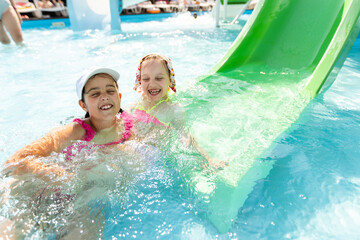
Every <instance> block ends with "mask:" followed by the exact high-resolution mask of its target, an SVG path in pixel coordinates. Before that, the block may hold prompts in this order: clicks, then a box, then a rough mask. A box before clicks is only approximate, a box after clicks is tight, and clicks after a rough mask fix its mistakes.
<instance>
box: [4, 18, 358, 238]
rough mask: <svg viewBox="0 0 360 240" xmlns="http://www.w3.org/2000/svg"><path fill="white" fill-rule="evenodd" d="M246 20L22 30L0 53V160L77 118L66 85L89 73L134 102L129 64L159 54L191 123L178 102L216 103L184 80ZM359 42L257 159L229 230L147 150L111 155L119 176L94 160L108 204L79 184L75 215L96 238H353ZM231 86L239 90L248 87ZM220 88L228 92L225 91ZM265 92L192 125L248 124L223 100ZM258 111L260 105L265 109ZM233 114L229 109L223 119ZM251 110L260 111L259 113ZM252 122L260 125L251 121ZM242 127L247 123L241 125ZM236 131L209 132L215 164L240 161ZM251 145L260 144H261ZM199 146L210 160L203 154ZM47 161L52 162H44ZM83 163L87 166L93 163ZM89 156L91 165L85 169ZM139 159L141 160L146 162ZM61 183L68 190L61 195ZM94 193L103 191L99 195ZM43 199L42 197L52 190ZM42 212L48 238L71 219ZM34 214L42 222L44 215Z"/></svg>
mask: <svg viewBox="0 0 360 240" xmlns="http://www.w3.org/2000/svg"><path fill="white" fill-rule="evenodd" d="M247 18H248V15H245V16H243V18H242V19H241V21H240V23H239V24H237V25H234V26H228V27H224V28H220V29H216V28H214V27H213V26H214V21H213V20H212V19H211V17H210V16H208V15H206V14H205V15H203V16H200V17H198V18H197V19H193V18H192V17H191V15H190V14H182V15H178V16H176V17H172V18H167V19H164V20H162V21H150V22H149V21H146V22H142V23H139V22H125V23H124V24H123V26H122V28H123V33H121V34H111V33H110V32H107V31H86V32H80V33H73V32H72V31H71V30H70V29H69V28H64V29H51V30H47V29H28V30H24V39H26V45H25V46H23V47H16V46H14V45H10V46H0V59H2V65H1V66H0V83H1V86H2V94H1V96H0V101H1V102H2V103H3V104H2V105H1V107H0V126H1V132H0V162H1V163H3V162H4V161H5V160H6V159H7V158H8V157H9V156H10V155H12V154H13V153H14V152H15V151H16V150H17V149H19V148H21V147H22V146H24V145H25V144H27V143H29V142H31V141H33V140H35V139H37V138H39V137H41V136H43V135H44V134H45V133H46V132H48V131H49V130H50V129H52V128H54V127H56V126H60V125H63V124H65V123H68V122H70V121H71V120H72V119H73V118H74V117H82V116H83V112H82V110H81V109H80V108H79V107H78V105H77V98H76V94H75V86H74V81H75V79H76V78H77V76H78V75H79V73H80V72H81V71H82V70H83V69H84V68H86V67H89V66H93V65H101V66H107V67H112V68H115V69H117V70H118V71H119V72H120V74H121V78H120V79H121V80H120V82H119V83H120V84H119V85H120V91H121V92H122V94H123V99H122V101H123V103H122V104H123V105H124V107H125V108H126V106H129V105H130V104H131V103H133V102H135V101H136V100H137V98H138V95H137V93H136V92H134V91H133V90H132V86H133V82H134V80H135V71H136V67H137V64H138V61H139V59H141V57H142V56H144V55H145V54H147V53H150V52H158V53H163V54H164V55H167V56H169V57H170V58H171V59H172V60H173V64H174V69H175V72H176V79H177V85H178V86H177V89H178V92H179V96H180V97H179V98H180V100H184V105H185V107H187V108H188V109H190V110H189V114H190V116H194V117H195V116H196V113H192V112H191V109H192V108H191V107H189V106H191V104H194V102H195V105H196V101H198V100H199V99H194V101H192V100H191V98H188V96H196V97H197V98H200V97H201V96H204V97H203V99H200V100H203V101H207V102H209V104H212V105H216V104H218V103H217V101H215V100H214V99H213V98H212V97H213V96H211V94H206V91H207V89H206V88H205V89H204V88H201V87H199V86H198V85H196V84H195V82H196V80H195V78H196V77H197V76H200V75H202V74H205V73H206V72H207V71H208V70H209V69H210V68H211V67H212V66H213V65H214V64H215V63H216V61H217V60H219V59H220V58H221V57H222V55H223V54H224V52H225V51H226V50H227V49H228V48H229V47H230V46H231V44H232V41H233V40H234V39H235V38H236V36H237V35H238V33H239V31H240V30H241V26H242V25H243V24H244V22H245V21H246V19H247ZM359 46H360V41H359V39H357V40H356V42H355V44H354V47H353V48H352V50H351V52H350V54H349V56H348V58H347V60H346V62H345V65H344V67H343V68H342V70H341V71H340V73H339V76H338V78H337V79H336V81H335V82H334V84H333V85H332V86H331V87H330V88H329V89H328V90H327V91H325V92H323V93H321V94H320V95H319V96H317V97H316V98H315V99H314V100H312V101H311V102H310V104H309V105H308V106H307V107H306V108H305V110H304V112H302V114H301V115H300V117H299V119H298V120H297V121H296V122H295V123H294V124H293V125H292V126H291V128H290V129H289V130H288V131H287V132H286V133H285V134H283V135H281V137H280V138H277V139H276V142H275V144H273V146H272V148H271V151H269V152H267V153H266V154H265V155H263V156H261V158H262V159H266V160H274V166H273V168H272V170H271V172H270V173H269V175H268V176H267V177H266V178H264V179H260V180H259V181H258V182H257V184H256V185H255V188H254V190H253V191H252V192H251V193H250V195H249V197H248V199H247V200H246V202H245V203H244V205H243V207H242V208H241V209H240V210H239V212H238V218H237V220H236V221H235V222H234V224H233V227H232V228H231V229H230V231H229V232H228V233H226V234H219V233H218V232H217V230H216V229H215V228H214V226H212V225H211V223H209V221H207V219H206V208H203V205H202V203H201V202H199V201H198V200H197V199H196V198H193V197H192V194H191V193H188V189H187V187H186V186H184V185H186V184H184V180H183V179H182V176H181V175H179V174H178V173H177V172H176V170H172V168H171V167H172V165H170V166H165V167H164V163H163V161H162V160H164V159H165V158H166V157H167V154H168V153H166V154H165V155H164V154H160V153H159V152H158V149H152V148H150V150H149V151H148V150H146V149H145V151H146V153H151V155H150V157H149V156H148V158H147V163H146V164H143V163H142V161H140V160H139V159H138V158H136V157H133V156H123V155H121V153H118V155H117V154H116V153H113V158H114V161H120V162H121V163H122V165H121V166H122V168H121V169H120V170H119V171H118V172H116V171H112V170H111V171H110V170H109V168H108V167H109V166H101V164H99V168H101V167H104V168H106V169H97V170H96V169H95V170H96V171H105V172H107V173H111V172H112V173H113V174H112V175H111V174H107V175H106V178H103V182H102V184H103V185H102V186H104V185H106V184H109V185H110V187H108V189H107V190H109V191H107V192H106V194H107V195H108V196H109V198H107V200H106V201H105V200H104V201H102V198H101V197H100V195H99V196H98V199H97V198H96V197H97V196H96V188H89V192H92V194H93V195H94V196H95V198H94V199H95V200H92V201H91V202H90V203H89V205H87V206H81V207H79V209H81V210H82V211H85V210H89V209H90V210H89V211H90V212H91V214H90V218H91V217H93V216H97V217H99V218H97V219H100V220H99V221H100V222H105V227H104V229H102V230H101V231H102V233H101V234H102V236H103V237H105V238H106V239H108V238H110V237H113V238H115V239H116V238H118V239H121V238H125V239H128V238H140V239H169V238H170V239H258V238H259V239H286V238H288V239H327V238H330V239H331V238H333V239H354V238H356V236H359V235H360V230H359V222H360V221H359V219H360V214H359V210H360V207H359V206H360V205H359V202H360V199H359V197H358V196H359V186H360V179H359V177H358V172H359V168H360V167H359V162H358V161H359V159H360V150H359V141H360V140H359V138H358V137H357V136H359V133H360V127H359V120H360V111H359V110H360V104H359V103H360V86H359V85H358V84H357V77H358V76H360V75H359V74H360V66H359V64H360V55H359V50H360V49H359ZM241 84H242V83H239V86H240V87H239V88H240V89H241V87H244V88H246V89H251V87H252V86H241ZM299 84H300V86H301V83H299ZM300 86H299V85H291V86H284V89H285V88H286V89H287V90H288V95H289V98H290V97H291V96H292V94H294V93H296V92H297V89H298V87H300ZM224 87H225V88H226V79H225V80H224ZM228 88H229V89H230V90H231V89H233V88H234V86H228ZM271 90H272V89H271V88H266V87H264V88H262V89H258V88H255V89H253V91H247V93H248V94H250V93H253V95H251V96H249V97H244V96H242V95H241V91H240V92H239V95H238V96H237V98H235V99H234V97H233V96H234V93H233V92H231V94H228V95H226V96H224V97H223V99H222V100H221V101H222V103H226V104H224V106H223V109H221V107H222V106H220V105H217V106H216V107H217V108H218V109H219V112H222V113H224V112H225V113H227V114H225V115H222V116H216V112H215V115H211V116H208V117H207V118H205V119H203V121H202V122H201V121H200V122H199V123H196V124H199V125H198V126H199V127H198V128H196V129H200V130H201V129H202V128H203V129H206V128H207V127H209V126H210V125H213V126H214V125H215V123H216V121H217V120H219V118H220V119H221V118H222V119H221V120H226V121H231V119H233V118H234V114H238V115H240V116H243V117H244V118H246V119H251V118H252V116H251V114H250V115H248V113H249V112H250V113H253V110H251V109H250V110H249V109H247V108H237V107H234V106H231V104H234V105H235V104H243V103H244V101H245V102H246V103H247V105H245V106H251V105H250V104H251V97H255V99H256V96H257V94H259V92H265V93H267V94H269V93H270V92H271ZM181 92H183V93H181ZM202 92H203V93H204V94H202ZM212 93H214V92H212ZM214 94H215V95H216V93H214ZM217 97H222V96H217ZM271 97H273V95H271V94H269V99H271V101H274V104H275V105H276V104H277V105H278V106H281V103H283V101H286V99H278V98H275V99H274V98H271ZM189 99H190V100H189ZM215 99H216V98H215ZM255 102H257V101H255ZM306 102H307V101H306V100H304V101H303V102H300V103H299V105H300V106H303V104H306ZM266 103H267V104H269V105H271V102H266ZM263 104H265V102H264V103H263ZM249 108H250V107H249ZM215 109H216V108H215ZM234 109H236V111H237V112H235V113H234V111H233V110H234ZM261 109H263V110H266V109H268V108H267V107H266V105H265V106H262V108H261ZM274 109H276V108H274V107H271V111H269V112H265V113H264V114H265V115H266V114H271V113H272V111H273V110H274ZM200 113H201V112H200ZM291 116H293V115H291V114H290V117H289V118H285V119H283V121H284V122H285V124H284V125H281V124H280V125H281V126H287V125H286V124H288V122H292V121H293V119H291ZM244 118H243V119H244ZM243 119H241V118H240V120H243ZM236 120H237V121H240V120H238V119H236ZM190 121H191V119H190ZM209 121H210V123H209ZM258 121H259V122H261V119H259V120H258ZM245 122H246V121H245ZM248 123H249V124H251V123H254V121H252V120H249V121H248ZM192 124H195V123H192ZM241 124H244V123H243V122H242V123H239V122H236V121H235V122H234V123H232V122H230V124H229V128H226V129H224V130H222V129H216V127H214V128H213V129H212V130H213V131H211V132H209V134H216V132H217V131H224V132H223V133H222V135H221V136H220V137H218V136H213V135H210V137H214V138H216V141H214V142H216V143H215V144H218V145H227V146H230V147H227V148H225V150H224V151H216V152H215V153H213V154H220V155H218V156H217V157H219V158H222V157H229V155H230V158H231V157H233V158H235V157H234V156H242V155H241V154H242V149H241V147H237V146H236V144H234V142H233V141H237V142H236V143H241V142H242V141H240V140H239V139H237V137H239V138H241V136H239V135H236V134H235V135H234V136H231V137H232V138H230V140H233V141H232V142H230V141H229V138H227V136H228V135H229V134H230V133H231V126H233V127H234V128H236V127H237V126H238V125H241ZM250 129H252V130H254V131H255V130H256V129H257V128H256V126H253V127H252V128H250ZM239 131H240V130H237V131H236V132H237V133H239ZM194 134H195V135H198V137H201V135H202V133H201V132H200V133H199V132H198V133H196V132H195V133H194ZM254 134H255V133H254ZM258 140H259V141H260V142H261V141H262V140H264V139H258ZM265 140H266V141H268V139H265ZM227 141H228V142H227ZM244 141H246V139H245V140H244ZM268 144H269V143H266V144H265V146H268ZM243 145H244V143H243ZM243 145H242V146H243ZM237 148H238V150H237ZM207 150H208V151H209V152H211V149H210V148H209V149H207ZM232 151H233V153H232ZM250 154H251V152H250ZM170 155H171V154H170ZM56 157H58V156H52V157H51V158H50V160H51V159H54V158H56ZM182 157H183V156H180V157H179V158H182ZM83 158H84V159H85V160H88V159H92V158H94V157H93V156H83ZM100 158H101V156H100ZM100 158H95V162H96V161H97V159H100ZM149 158H151V159H152V160H151V161H149ZM193 158H199V156H193ZM129 159H130V160H129ZM126 160H129V161H126ZM180 160H186V159H180ZM133 166H136V167H135V168H134V167H133ZM129 169H131V170H129ZM95 170H94V174H95V173H96V171H95ZM119 172H120V173H119ZM120 176H121V177H120ZM78 177H79V178H78V179H79V180H84V178H82V177H81V176H78ZM92 177H93V178H94V179H91V178H92ZM86 179H87V180H89V179H90V180H91V181H92V180H93V181H97V180H99V178H98V177H96V176H91V175H87V176H86ZM110 183H111V184H110ZM27 184H29V189H28V191H29V192H31V191H33V190H31V187H34V186H33V185H32V183H31V182H30V183H29V182H28V183H27ZM30 185H31V186H30ZM72 187H74V186H71V187H69V189H68V191H69V192H68V194H69V195H70V196H71V191H73V189H72ZM75 187H76V186H75ZM100 190H101V191H102V193H103V189H100ZM34 191H35V190H34ZM89 192H87V193H86V194H89ZM86 194H85V193H84V194H83V195H81V197H85V196H87V195H86ZM28 195H29V194H28ZM49 195H50V197H52V195H54V194H52V193H49ZM224 197H226V196H224ZM50 199H51V198H50ZM79 199H80V200H81V198H79ZM108 199H110V201H108ZM80 200H77V202H80ZM5 202H6V201H5ZM19 205H21V202H18V203H17V205H16V206H17V207H18V209H21V206H19ZM40 205H41V204H40ZM10 206H11V205H6V204H4V203H2V206H1V217H3V216H7V215H9V214H10V215H11V214H12V213H11V212H12V211H13V210H12V208H11V207H10ZM41 206H42V207H44V209H45V210H49V211H48V212H47V214H45V215H46V216H44V219H46V220H48V219H50V220H53V219H55V220H56V221H57V222H58V226H57V227H55V228H54V229H52V230H53V232H54V233H56V232H61V229H62V228H63V226H65V225H66V224H67V222H66V221H67V220H68V219H67V218H65V216H67V215H69V214H74V213H75V215H77V216H78V215H80V213H77V212H76V211H73V209H71V208H70V207H68V206H69V205H66V206H65V207H64V209H65V210H64V212H65V213H62V214H60V217H56V214H55V217H53V218H51V217H49V215H52V214H51V213H50V210H52V211H53V212H56V210H58V208H57V207H56V206H55V207H53V206H46V203H45V204H43V205H41ZM71 206H72V205H71ZM44 209H43V210H44ZM97 210H99V211H97ZM66 211H69V212H66ZM42 213H44V211H42ZM15 214H16V213H15ZM36 217H37V219H40V220H39V221H40V222H41V217H43V215H41V214H39V215H38V216H36ZM79 218H80V217H79ZM76 219H78V218H76V217H74V218H72V219H71V220H72V221H73V222H75V221H76ZM0 220H1V219H0ZM50 220H49V221H50ZM70 222H71V221H70ZM80 222H81V221H80ZM40 225H41V224H40ZM95 225H96V224H95ZM46 226H47V225H46ZM55 226H56V223H55ZM78 227H79V228H80V229H81V230H83V231H84V232H86V231H88V230H89V229H87V228H86V226H78ZM38 228H39V227H36V228H35V229H38ZM40 228H41V227H40ZM40 232H41V231H40ZM40 232H39V231H37V230H29V231H28V232H27V233H26V234H27V235H28V236H29V237H33V238H36V237H37V236H41V233H40ZM84 234H85V233H84ZM89 234H90V235H91V232H89ZM49 236H50V237H51V236H52V235H47V237H49Z"/></svg>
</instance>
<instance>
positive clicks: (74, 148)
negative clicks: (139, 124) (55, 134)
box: [61, 111, 133, 160]
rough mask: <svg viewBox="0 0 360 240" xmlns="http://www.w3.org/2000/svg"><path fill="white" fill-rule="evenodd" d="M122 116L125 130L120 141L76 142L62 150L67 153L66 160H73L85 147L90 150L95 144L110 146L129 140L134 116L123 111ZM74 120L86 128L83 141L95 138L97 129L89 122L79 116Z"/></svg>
mask: <svg viewBox="0 0 360 240" xmlns="http://www.w3.org/2000/svg"><path fill="white" fill-rule="evenodd" d="M120 118H121V119H122V120H123V121H124V125H125V131H124V133H123V135H122V137H121V138H120V139H119V140H118V141H115V142H110V143H105V144H93V145H88V144H78V143H75V144H73V145H70V146H68V147H67V148H65V149H64V150H62V151H61V152H62V153H65V154H66V160H71V159H72V158H73V157H74V156H75V155H76V153H78V152H80V151H81V150H82V149H84V148H86V149H88V150H90V149H91V148H92V147H94V146H97V147H104V146H108V145H113V144H119V143H122V142H123V141H125V140H127V139H128V138H129V137H130V135H131V129H132V127H133V117H132V116H131V114H129V113H127V112H125V111H123V112H122V113H121V114H120ZM73 122H77V123H79V124H80V126H81V127H82V128H83V129H85V131H86V134H85V138H84V139H83V141H86V142H90V141H91V140H92V139H93V138H94V136H95V131H94V129H92V128H91V126H90V125H89V124H87V123H85V122H84V121H83V120H81V119H79V118H75V119H74V120H73Z"/></svg>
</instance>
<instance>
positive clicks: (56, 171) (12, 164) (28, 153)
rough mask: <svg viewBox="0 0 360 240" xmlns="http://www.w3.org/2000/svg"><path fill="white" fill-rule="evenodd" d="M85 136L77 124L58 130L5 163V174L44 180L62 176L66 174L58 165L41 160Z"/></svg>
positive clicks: (26, 147)
mask: <svg viewBox="0 0 360 240" xmlns="http://www.w3.org/2000/svg"><path fill="white" fill-rule="evenodd" d="M84 134H85V130H84V129H83V128H81V127H80V125H79V124H77V123H70V124H68V125H66V126H63V127H59V128H56V129H54V130H52V131H51V132H49V133H48V134H46V135H45V136H44V137H42V138H40V139H38V140H35V141H34V142H32V143H30V144H29V145H27V146H25V147H23V148H22V149H20V150H18V151H17V152H16V153H15V154H14V155H12V156H11V157H10V158H9V159H8V160H7V161H6V162H5V164H4V165H5V166H4V169H3V172H4V173H6V174H10V175H23V174H33V175H35V176H36V177H39V178H42V179H44V180H48V178H49V177H51V176H49V174H50V175H52V174H53V175H56V176H62V175H63V174H64V173H65V170H64V169H63V168H61V167H60V166H58V165H56V164H52V165H46V164H44V163H43V162H42V161H41V160H40V159H39V158H41V157H46V156H49V155H50V154H51V153H52V152H60V151H61V150H62V149H64V148H65V147H67V146H68V145H70V144H71V141H72V140H78V139H81V137H82V136H83V135H84Z"/></svg>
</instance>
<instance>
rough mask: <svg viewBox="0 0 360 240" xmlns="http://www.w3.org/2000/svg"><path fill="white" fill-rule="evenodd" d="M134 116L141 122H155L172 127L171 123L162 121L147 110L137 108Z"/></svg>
mask: <svg viewBox="0 0 360 240" xmlns="http://www.w3.org/2000/svg"><path fill="white" fill-rule="evenodd" d="M133 116H134V118H135V119H136V120H138V121H140V122H144V123H154V124H156V125H161V126H164V127H166V128H170V123H169V124H167V123H163V122H160V121H159V119H157V118H156V117H154V116H152V115H151V114H150V113H147V112H146V111H145V110H140V109H135V111H134V113H133Z"/></svg>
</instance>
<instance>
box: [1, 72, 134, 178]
mask: <svg viewBox="0 0 360 240" xmlns="http://www.w3.org/2000/svg"><path fill="white" fill-rule="evenodd" d="M119 77H120V75H119V73H118V72H116V71H115V70H112V69H109V68H91V69H88V70H87V71H85V72H84V73H83V74H82V75H81V77H80V78H79V79H78V80H77V82H76V92H77V95H78V97H79V99H80V100H79V105H80V107H81V108H82V109H83V110H84V111H85V112H86V116H85V119H74V120H73V122H72V123H69V124H67V125H65V126H62V127H59V128H56V129H54V130H52V131H50V132H49V133H48V134H46V135H45V136H44V137H42V138H40V139H38V140H36V141H34V142H33V143H31V144H30V145H28V146H25V147H24V148H22V149H20V150H19V151H17V152H16V153H15V154H14V155H13V156H11V157H10V158H9V159H8V160H7V161H6V163H5V165H6V168H5V170H4V171H6V172H7V173H10V174H16V175H21V174H25V173H32V174H33V175H35V176H36V177H39V178H41V179H43V180H49V178H50V177H51V174H55V175H57V176H62V175H64V174H65V173H66V172H65V170H64V169H63V168H61V167H60V166H57V165H56V164H53V165H49V166H46V165H45V164H43V163H42V162H41V161H40V160H39V158H40V157H45V156H49V155H50V154H51V153H52V152H62V153H64V154H65V156H66V160H71V158H73V157H74V156H75V155H76V154H77V153H78V152H79V151H82V150H83V149H84V148H85V151H93V150H94V149H98V148H105V147H107V146H111V145H112V146H116V145H118V144H121V143H122V142H124V141H127V140H129V139H132V138H133V133H132V126H133V121H132V116H131V115H130V114H128V113H127V112H125V111H122V110H121V108H120V105H121V104H120V101H121V93H119V91H118V84H117V81H118V79H119ZM85 142H90V143H91V144H86V143H85ZM95 146H96V147H95Z"/></svg>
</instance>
